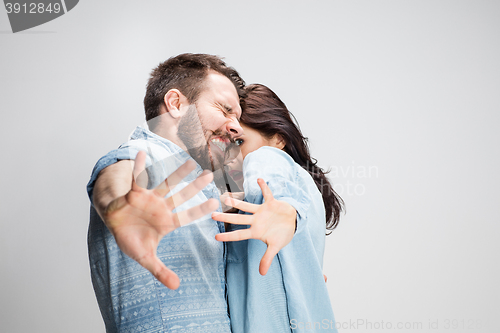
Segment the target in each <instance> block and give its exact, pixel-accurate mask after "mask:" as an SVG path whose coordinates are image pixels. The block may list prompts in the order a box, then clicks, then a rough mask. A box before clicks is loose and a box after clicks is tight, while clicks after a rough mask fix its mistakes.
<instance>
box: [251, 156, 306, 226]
mask: <svg viewBox="0 0 500 333" xmlns="http://www.w3.org/2000/svg"><path fill="white" fill-rule="evenodd" d="M296 168H297V164H296V163H295V162H294V160H293V159H292V158H291V157H290V156H289V155H288V154H287V153H285V152H283V151H281V150H279V149H277V148H273V147H267V146H266V147H261V148H259V149H257V150H256V151H254V152H252V153H250V154H248V155H247V156H246V157H245V160H244V162H243V174H244V178H245V181H244V183H243V187H244V191H245V201H247V202H250V203H254V204H262V203H263V202H264V198H263V195H262V190H261V189H260V186H259V184H258V183H257V179H258V178H262V179H264V181H265V182H266V184H267V185H268V186H269V188H270V189H271V192H272V193H273V197H274V198H275V199H277V200H281V201H285V202H287V203H289V204H290V205H291V206H292V207H293V208H295V210H296V211H297V215H298V216H297V232H299V229H302V228H303V226H302V224H303V223H301V221H306V220H307V219H306V217H307V210H308V208H309V205H310V200H311V199H310V197H309V195H308V194H307V193H306V192H305V191H304V190H302V189H301V188H300V187H299V186H298V185H297V177H298V175H297V169H296Z"/></svg>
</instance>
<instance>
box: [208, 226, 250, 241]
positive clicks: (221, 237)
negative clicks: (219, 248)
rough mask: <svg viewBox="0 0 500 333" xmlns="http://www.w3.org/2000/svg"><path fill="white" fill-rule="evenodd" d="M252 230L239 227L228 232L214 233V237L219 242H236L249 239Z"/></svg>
mask: <svg viewBox="0 0 500 333" xmlns="http://www.w3.org/2000/svg"><path fill="white" fill-rule="evenodd" d="M251 238H252V231H251V230H250V229H240V230H235V231H230V232H222V233H220V234H217V235H215V239H216V240H218V241H219V242H237V241H240V240H245V239H251Z"/></svg>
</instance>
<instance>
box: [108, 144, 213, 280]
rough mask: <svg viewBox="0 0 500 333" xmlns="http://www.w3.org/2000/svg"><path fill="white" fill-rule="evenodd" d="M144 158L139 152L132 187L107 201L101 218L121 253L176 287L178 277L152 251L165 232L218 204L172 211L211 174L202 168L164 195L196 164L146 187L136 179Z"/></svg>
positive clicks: (203, 183) (143, 165)
mask: <svg viewBox="0 0 500 333" xmlns="http://www.w3.org/2000/svg"><path fill="white" fill-rule="evenodd" d="M145 161H146V154H145V153H144V152H139V153H138V154H137V157H136V159H135V164H134V169H133V179H132V188H131V189H130V191H129V192H128V193H127V194H125V195H123V196H120V197H118V198H116V199H115V200H113V201H111V202H110V203H109V205H108V206H107V207H106V210H105V211H104V214H103V215H104V220H105V223H106V226H107V227H108V229H109V230H110V231H111V233H112V234H113V236H114V237H115V240H116V243H117V244H118V246H119V247H120V249H121V250H122V251H123V252H124V253H125V254H127V255H128V256H129V257H130V258H132V259H134V260H136V261H137V262H138V263H139V264H141V265H142V266H143V267H144V268H146V269H147V270H148V271H150V272H151V273H152V274H153V275H154V276H155V277H156V278H157V279H158V281H160V282H161V283H163V284H164V285H165V286H166V287H167V288H170V289H177V288H178V287H179V284H180V280H179V277H178V276H177V274H175V273H174V272H173V271H172V270H170V269H169V268H167V267H166V266H165V264H164V263H163V262H162V261H161V260H160V259H159V258H158V257H157V255H156V250H157V248H158V244H159V242H160V240H161V239H162V238H163V237H164V236H165V235H166V234H168V233H169V232H171V231H173V230H174V229H176V228H178V227H180V226H183V225H185V224H187V223H189V222H191V221H194V220H196V219H198V218H200V217H202V216H204V215H206V214H208V213H210V212H213V211H214V210H216V209H217V208H218V207H219V203H218V201H217V200H216V199H210V200H208V201H206V202H204V203H203V204H200V205H198V206H195V207H192V208H189V209H187V210H184V211H182V212H177V213H173V212H172V211H173V210H174V209H175V208H176V207H178V206H179V205H181V204H182V203H184V202H186V201H187V200H189V199H190V198H191V197H193V196H194V195H196V194H197V193H198V192H199V191H200V190H202V189H203V188H204V187H205V186H207V185H208V184H209V183H210V182H211V181H212V178H213V176H212V173H210V172H207V171H205V172H203V173H202V174H201V175H200V176H199V177H198V178H196V180H194V181H193V182H192V183H190V184H189V185H187V186H186V187H185V188H183V189H182V190H180V191H179V192H177V193H176V194H174V195H172V196H170V197H168V198H165V195H167V194H168V193H169V192H170V191H171V189H173V188H174V187H175V186H177V184H179V183H180V182H181V181H182V179H183V178H184V177H186V176H187V175H188V174H189V173H190V172H191V171H193V170H194V169H195V166H196V164H195V163H194V162H193V161H187V162H186V163H184V164H183V165H182V166H180V167H179V168H178V169H177V170H176V171H175V172H174V173H172V174H171V175H170V176H169V177H168V178H167V179H165V181H164V182H162V183H161V184H160V185H159V186H158V187H156V188H155V189H152V190H147V189H145V188H142V187H141V186H139V185H138V184H137V182H136V180H137V179H138V177H139V175H140V174H141V172H143V171H144V167H145ZM139 179H140V177H139Z"/></svg>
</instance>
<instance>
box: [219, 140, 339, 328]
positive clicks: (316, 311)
mask: <svg viewBox="0 0 500 333" xmlns="http://www.w3.org/2000/svg"><path fill="white" fill-rule="evenodd" d="M243 173H244V177H245V181H244V184H243V186H244V191H245V201H247V202H250V203H254V204H261V203H262V202H263V197H262V192H261V189H260V187H259V185H258V184H257V178H263V179H264V181H265V182H266V183H267V184H268V186H269V187H270V189H271V191H272V192H273V196H274V198H276V199H278V200H283V201H286V202H288V203H290V204H291V205H292V206H293V207H294V208H295V209H296V210H297V231H296V233H295V235H294V237H293V240H292V241H291V242H290V243H289V244H288V245H287V246H285V247H284V248H283V249H282V250H281V251H280V252H279V253H278V255H277V256H276V257H275V258H274V260H273V262H272V264H271V267H270V269H269V271H268V273H267V275H265V276H261V275H260V274H259V263H260V260H261V259H262V256H263V255H264V253H265V251H266V248H267V246H266V244H265V243H264V242H262V241H260V240H254V239H251V240H246V241H239V242H228V254H227V272H226V277H227V285H228V303H229V312H230V316H231V328H232V331H233V333H261V332H270V333H271V332H272V333H281V332H336V331H337V330H336V328H335V320H334V317H333V311H332V307H331V304H330V298H329V296H328V290H327V288H326V284H325V281H324V279H323V272H322V270H323V252H324V248H325V232H326V223H325V208H324V205H323V199H322V195H321V193H320V192H319V190H318V188H317V187H316V184H315V183H314V181H313V179H312V178H311V176H310V175H309V173H308V172H307V171H305V170H304V169H303V168H302V167H301V166H300V165H298V164H296V163H295V162H294V161H293V159H292V158H291V157H290V156H289V155H288V154H286V153H285V152H283V151H281V150H279V149H276V148H273V147H262V148H260V149H258V150H256V151H254V152H252V153H250V154H248V155H247V156H246V157H245V160H244V163H243ZM232 228H234V229H237V228H238V227H234V226H233V227H232Z"/></svg>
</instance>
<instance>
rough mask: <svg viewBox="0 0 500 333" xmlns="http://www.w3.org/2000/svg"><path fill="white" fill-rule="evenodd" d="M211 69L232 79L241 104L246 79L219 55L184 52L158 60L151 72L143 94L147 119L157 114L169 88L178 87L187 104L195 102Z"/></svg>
mask: <svg viewBox="0 0 500 333" xmlns="http://www.w3.org/2000/svg"><path fill="white" fill-rule="evenodd" d="M210 71H215V72H217V73H220V74H222V75H224V76H225V77H227V78H228V79H229V80H231V82H232V83H233V84H234V86H235V87H236V91H237V92H238V95H239V97H240V103H242V102H243V103H244V97H245V90H244V87H245V81H243V79H242V78H241V77H240V75H239V74H238V72H237V71H236V70H235V69H234V68H232V67H229V66H227V65H226V63H225V62H224V61H223V60H222V58H220V57H218V56H214V55H210V54H192V53H184V54H180V55H178V56H176V57H172V58H170V59H168V60H167V61H165V62H163V63H160V64H159V65H158V67H156V68H155V69H153V71H152V72H151V76H150V78H149V81H148V84H147V87H146V96H145V97H144V110H145V112H146V120H147V121H149V120H151V119H153V118H155V117H157V116H159V115H160V106H161V105H162V104H163V103H164V100H163V98H164V96H165V94H166V93H167V92H168V91H169V90H170V89H179V91H180V92H181V93H182V94H183V95H184V96H186V98H187V100H188V102H189V103H195V102H196V100H197V99H198V96H199V95H200V93H201V92H202V91H203V89H204V88H205V78H206V77H207V75H208V74H209V72H210Z"/></svg>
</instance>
